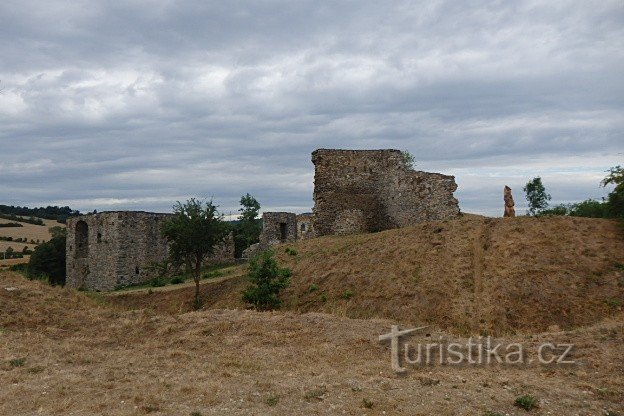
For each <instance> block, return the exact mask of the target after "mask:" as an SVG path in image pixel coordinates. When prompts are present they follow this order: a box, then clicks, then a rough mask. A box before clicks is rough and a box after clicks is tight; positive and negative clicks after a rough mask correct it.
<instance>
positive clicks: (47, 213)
mask: <svg viewBox="0 0 624 416" xmlns="http://www.w3.org/2000/svg"><path fill="white" fill-rule="evenodd" d="M76 215H80V212H79V211H75V210H73V209H71V208H70V207H57V206H47V207H45V208H44V207H39V208H28V207H15V206H13V205H0V218H4V219H7V220H11V221H20V222H27V223H30V224H37V225H43V221H41V220H40V218H44V219H46V220H56V221H57V222H59V223H62V224H65V222H66V221H67V218H69V217H73V216H76ZM19 217H25V218H19ZM35 217H36V218H35Z"/></svg>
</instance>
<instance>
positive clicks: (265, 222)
mask: <svg viewBox="0 0 624 416" xmlns="http://www.w3.org/2000/svg"><path fill="white" fill-rule="evenodd" d="M296 239H297V215H296V214H293V213H291V212H265V213H263V214H262V234H260V245H264V246H267V247H269V246H272V245H275V244H280V243H288V242H292V241H295V240H296Z"/></svg>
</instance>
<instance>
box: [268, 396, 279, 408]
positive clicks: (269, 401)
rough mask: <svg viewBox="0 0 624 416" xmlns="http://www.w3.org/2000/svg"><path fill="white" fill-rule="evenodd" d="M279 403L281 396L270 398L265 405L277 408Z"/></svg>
mask: <svg viewBox="0 0 624 416" xmlns="http://www.w3.org/2000/svg"><path fill="white" fill-rule="evenodd" d="M277 402H279V396H269V397H267V399H266V400H265V403H266V404H267V405H269V406H275V405H276V404H277Z"/></svg>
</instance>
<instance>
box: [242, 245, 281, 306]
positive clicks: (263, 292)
mask: <svg viewBox="0 0 624 416" xmlns="http://www.w3.org/2000/svg"><path fill="white" fill-rule="evenodd" d="M247 276H248V278H249V280H250V281H251V283H252V284H251V286H249V287H248V288H247V289H245V290H244V291H243V300H244V301H245V302H247V303H249V304H251V305H253V306H254V308H256V309H258V310H270V309H277V308H279V307H280V306H281V304H282V300H281V299H280V298H279V293H280V292H281V291H282V289H284V288H286V287H288V285H289V284H290V276H291V271H290V269H287V268H281V267H279V265H278V264H277V260H275V258H274V253H273V252H272V251H270V250H267V251H265V252H264V253H262V255H261V256H260V257H258V258H255V259H253V260H251V261H250V262H249V272H248V275H247Z"/></svg>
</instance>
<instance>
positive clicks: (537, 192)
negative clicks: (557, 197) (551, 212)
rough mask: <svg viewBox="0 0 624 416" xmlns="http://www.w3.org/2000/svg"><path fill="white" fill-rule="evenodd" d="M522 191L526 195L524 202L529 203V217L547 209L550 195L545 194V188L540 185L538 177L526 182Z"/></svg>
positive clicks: (540, 180)
mask: <svg viewBox="0 0 624 416" xmlns="http://www.w3.org/2000/svg"><path fill="white" fill-rule="evenodd" d="M522 190H523V191H524V192H525V193H526V200H527V202H528V203H529V210H528V214H529V215H537V214H539V213H540V211H542V210H544V209H546V208H547V207H548V201H550V195H549V194H547V193H546V188H545V187H544V185H543V184H542V178H540V177H539V176H537V177H535V178H533V179H531V180H530V181H529V182H527V184H526V186H525V187H524V188H522Z"/></svg>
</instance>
